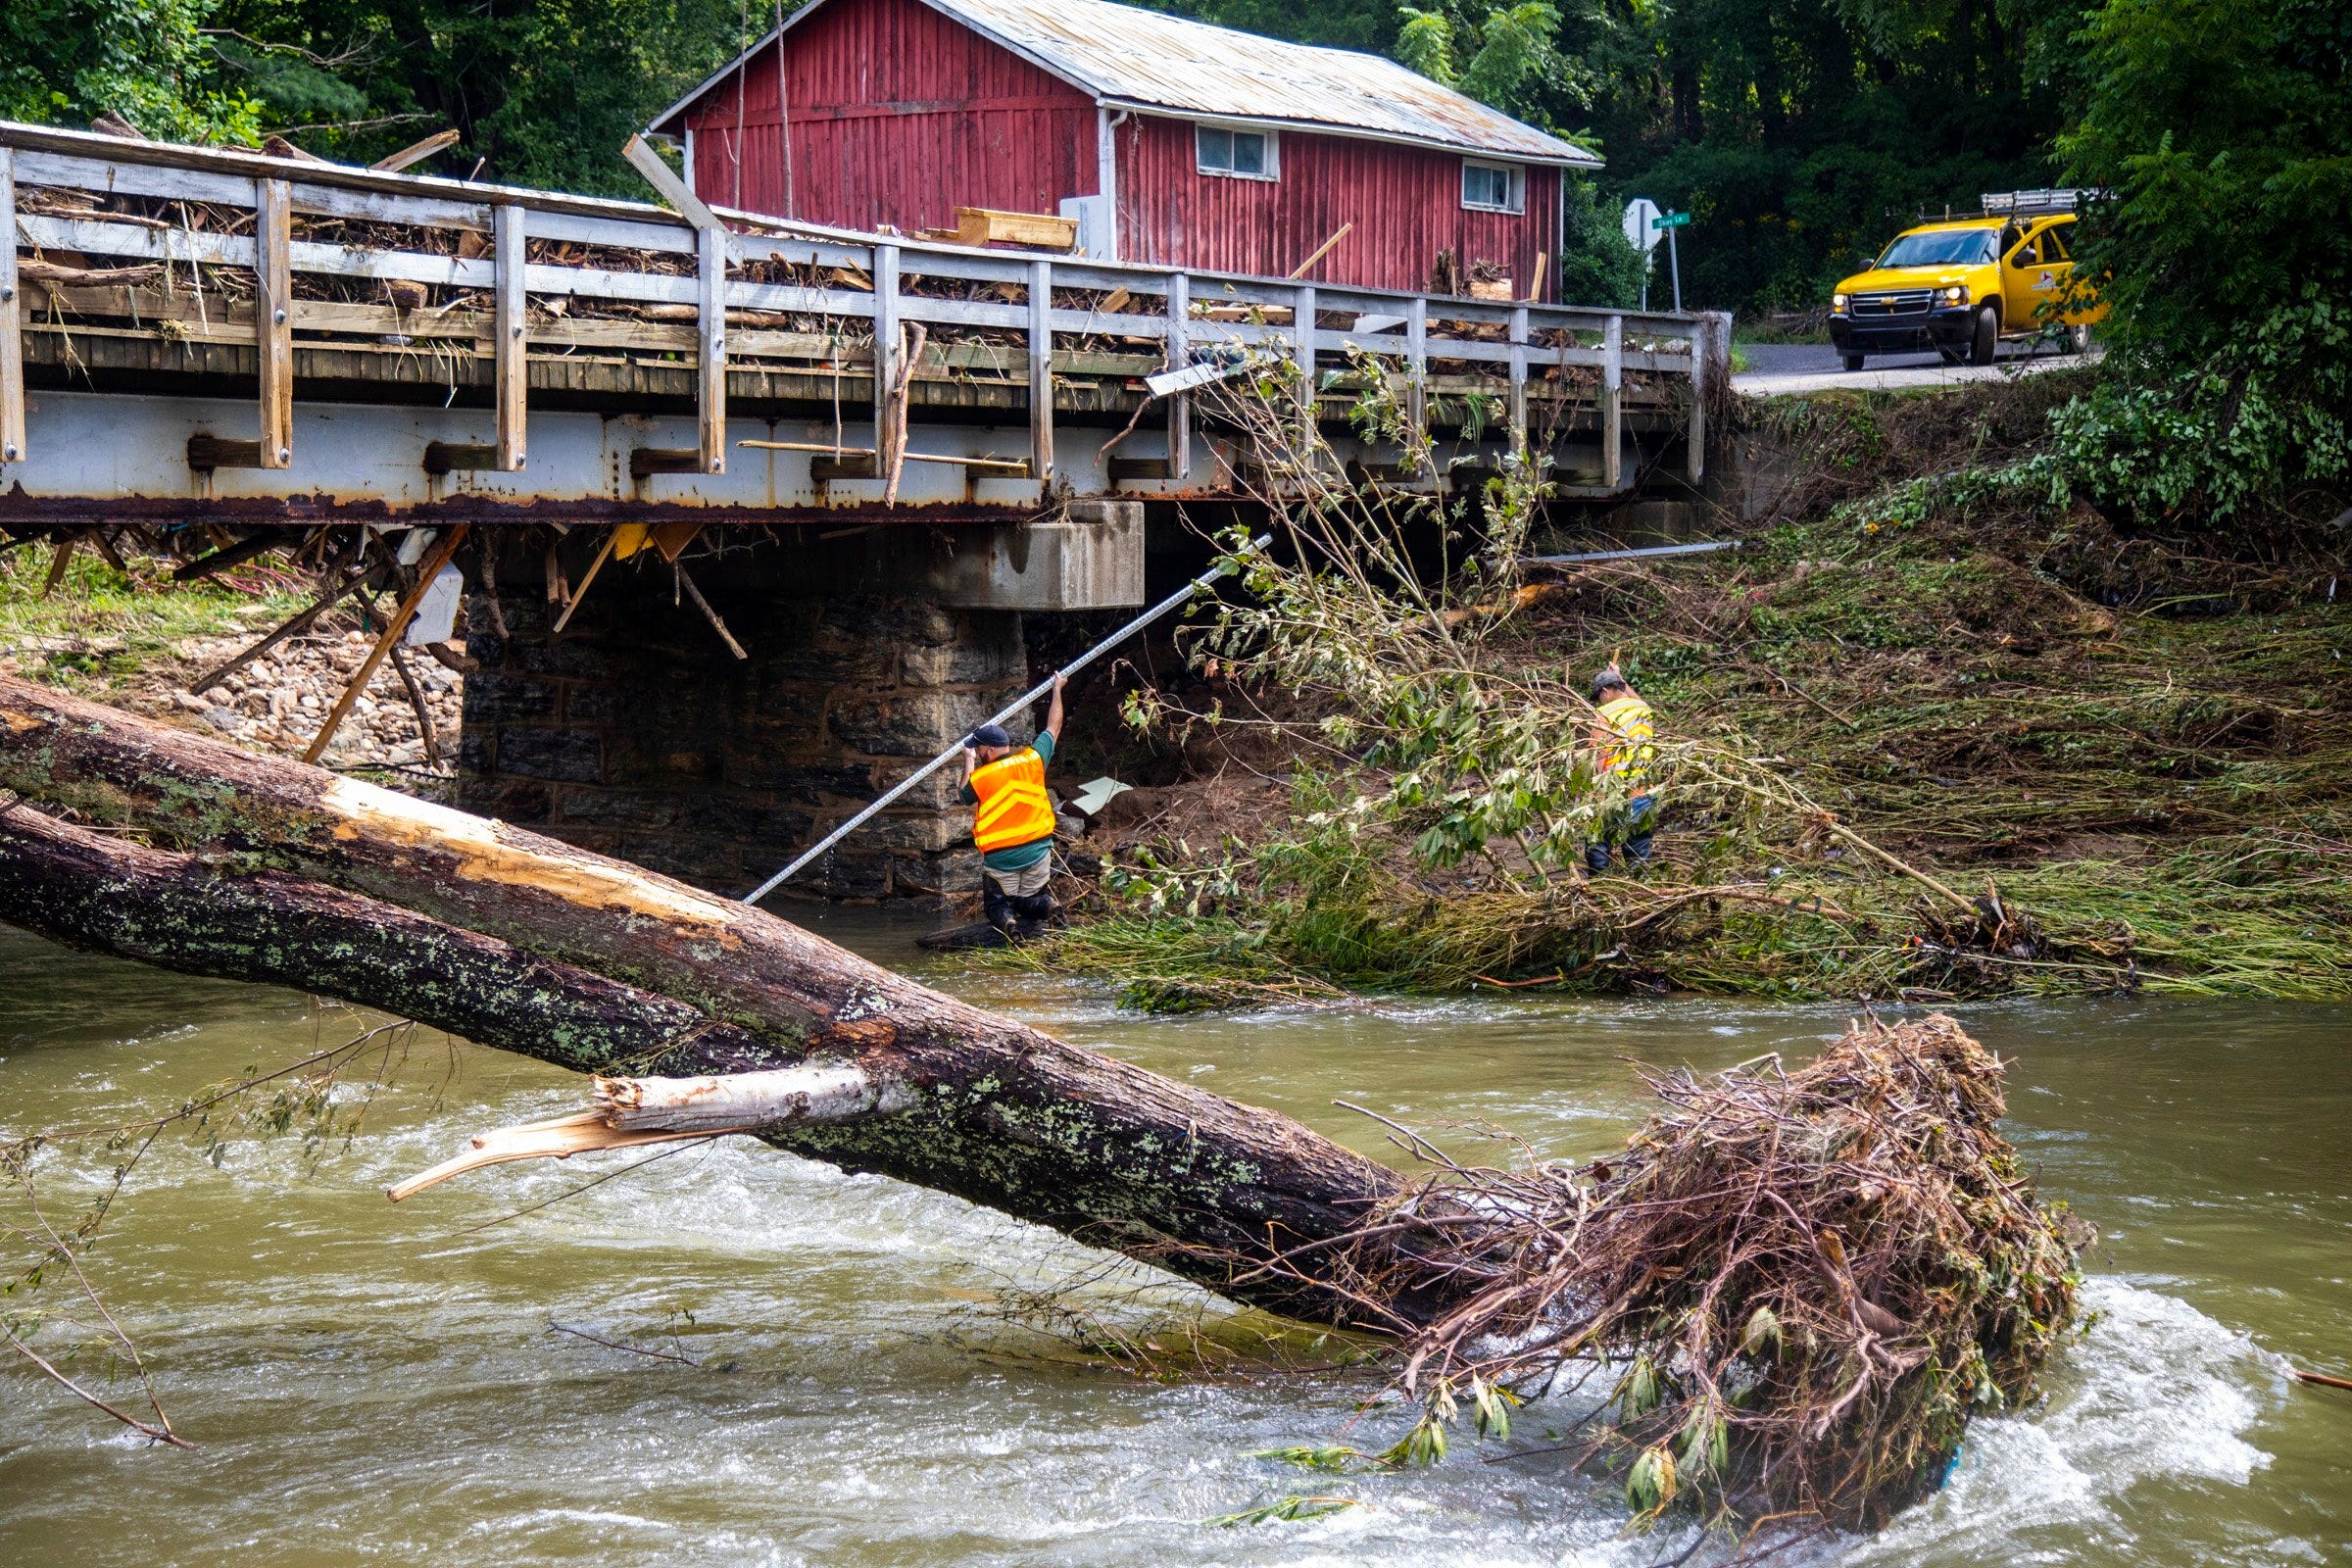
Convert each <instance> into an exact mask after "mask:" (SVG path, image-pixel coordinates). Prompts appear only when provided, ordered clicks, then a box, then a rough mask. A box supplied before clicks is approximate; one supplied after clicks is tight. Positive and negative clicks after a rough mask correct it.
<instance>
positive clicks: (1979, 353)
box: [1968, 305, 2001, 365]
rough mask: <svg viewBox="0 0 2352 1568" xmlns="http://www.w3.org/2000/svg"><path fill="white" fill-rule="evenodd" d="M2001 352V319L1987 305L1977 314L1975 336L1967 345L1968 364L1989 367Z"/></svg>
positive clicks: (1997, 313) (1996, 312) (1998, 314)
mask: <svg viewBox="0 0 2352 1568" xmlns="http://www.w3.org/2000/svg"><path fill="white" fill-rule="evenodd" d="M2000 352H2001V317H2000V313H1999V312H1998V311H1995V310H1994V309H1993V308H1992V307H1991V306H1989V305H1987V306H1985V308H1984V309H1983V310H1981V311H1979V312H1978V313H1977V331H1976V336H1975V337H1974V338H1973V339H1972V340H1971V341H1970V343H1969V345H1968V363H1969V364H1971V365H1990V364H1991V363H1992V361H1993V357H1994V356H1995V355H1997V354H1999V353H2000Z"/></svg>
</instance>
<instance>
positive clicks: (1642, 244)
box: [1625, 196, 1658, 311]
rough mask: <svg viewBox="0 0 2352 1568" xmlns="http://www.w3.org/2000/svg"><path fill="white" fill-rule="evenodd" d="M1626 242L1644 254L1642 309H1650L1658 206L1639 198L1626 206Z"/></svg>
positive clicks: (1656, 240)
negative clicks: (1650, 269) (1650, 274)
mask: <svg viewBox="0 0 2352 1568" xmlns="http://www.w3.org/2000/svg"><path fill="white" fill-rule="evenodd" d="M1625 242H1626V243H1627V244H1628V245H1631V246H1632V247H1633V248H1634V249H1636V250H1638V251H1640V252H1641V253H1642V309H1643V310H1645V311H1646V310H1648V309H1649V253H1650V252H1651V251H1654V250H1656V249H1657V248H1658V204H1657V203H1656V202H1653V201H1651V200H1650V199H1649V198H1648V197H1646V196H1637V197H1635V198H1634V199H1633V200H1632V201H1630V202H1627V203H1626V204H1625Z"/></svg>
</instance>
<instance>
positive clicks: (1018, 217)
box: [956, 207, 1078, 251]
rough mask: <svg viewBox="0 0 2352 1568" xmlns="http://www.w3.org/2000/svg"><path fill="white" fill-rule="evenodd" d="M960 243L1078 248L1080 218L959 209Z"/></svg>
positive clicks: (1064, 249)
mask: <svg viewBox="0 0 2352 1568" xmlns="http://www.w3.org/2000/svg"><path fill="white" fill-rule="evenodd" d="M992 243H994V244H1005V245H1019V246H1023V247H1025V248H1027V249H1029V250H1036V251H1073V250H1076V249H1077V248H1078V221H1077V220H1076V219H1074V218H1055V217H1053V216H1051V215H1049V214H1046V213H1006V212H1000V211H998V210H997V209H996V208H993V207H958V208H956V244H958V245H988V244H992Z"/></svg>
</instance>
